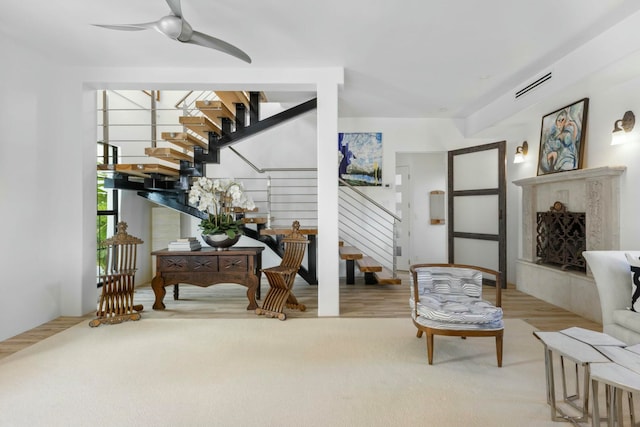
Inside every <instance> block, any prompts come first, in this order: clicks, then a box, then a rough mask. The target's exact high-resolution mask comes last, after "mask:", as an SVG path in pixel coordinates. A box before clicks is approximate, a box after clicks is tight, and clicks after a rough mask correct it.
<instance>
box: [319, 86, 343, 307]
mask: <svg viewBox="0 0 640 427" xmlns="http://www.w3.org/2000/svg"><path fill="white" fill-rule="evenodd" d="M317 94H318V109H317V113H318V146H317V150H318V316H337V315H339V314H340V287H339V285H340V281H339V257H338V160H337V159H338V156H337V150H338V148H337V147H338V142H337V141H338V140H337V138H338V85H337V83H336V82H335V81H333V82H331V81H329V82H322V83H319V84H318V88H317Z"/></svg>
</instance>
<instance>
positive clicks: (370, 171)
mask: <svg viewBox="0 0 640 427" xmlns="http://www.w3.org/2000/svg"><path fill="white" fill-rule="evenodd" d="M338 178H341V179H342V180H343V181H344V182H346V183H348V184H350V185H367V186H381V185H382V133H380V132H353V133H339V134H338Z"/></svg>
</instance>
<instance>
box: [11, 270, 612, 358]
mask: <svg viewBox="0 0 640 427" xmlns="http://www.w3.org/2000/svg"><path fill="white" fill-rule="evenodd" d="M400 277H401V279H402V284H401V285H399V286H398V285H378V284H376V285H366V284H365V283H364V279H363V278H361V277H356V283H355V284H354V285H346V284H345V283H344V281H343V282H342V283H341V284H340V317H361V318H362V317H365V318H366V317H386V318H403V317H404V318H407V322H410V320H409V316H410V312H409V302H408V301H409V281H408V275H407V274H406V273H402V274H401V275H400ZM261 286H262V295H263V296H264V295H266V292H267V288H268V284H267V282H266V280H265V279H264V278H263V280H262V284H261ZM293 292H294V294H295V295H296V297H297V299H298V301H299V302H301V303H303V304H305V305H306V306H307V310H306V311H304V312H300V311H296V310H289V309H287V310H285V312H286V313H287V319H288V320H287V321H295V319H296V318H314V317H317V316H318V286H317V285H308V284H306V283H305V282H304V281H301V280H299V281H296V283H295V285H294V288H293ZM172 295H173V292H172V288H171V287H169V288H167V295H166V296H165V298H164V303H165V305H166V306H167V308H166V310H164V311H154V310H152V309H151V307H152V305H153V302H154V300H155V297H154V294H153V291H152V289H151V288H150V287H149V286H142V287H139V288H137V289H136V293H135V297H134V301H135V303H136V304H143V305H144V307H145V310H144V311H143V312H142V320H144V319H145V318H150V319H154V318H155V319H166V318H177V319H178V318H182V319H186V318H199V319H204V318H207V319H208V318H227V319H234V318H237V319H241V318H243V319H244V318H255V317H256V315H255V313H254V312H253V311H247V310H246V307H247V296H246V288H245V287H243V286H239V285H233V284H221V285H215V286H211V287H209V288H200V287H198V286H192V285H180V300H178V301H174V300H173V296H172ZM494 295H495V292H493V290H492V289H486V290H485V292H484V297H485V298H486V299H488V300H491V298H492V297H493V296H494ZM97 296H98V290H96V300H97ZM502 302H503V304H502V305H503V310H504V316H505V317H506V318H511V319H513V318H517V319H522V320H524V321H526V322H528V323H529V324H531V325H532V326H533V327H535V328H537V329H538V330H541V331H554V330H560V329H564V328H568V327H571V326H580V327H583V328H585V329H591V330H595V331H599V332H602V325H600V324H598V323H596V322H593V321H591V320H588V319H585V318H583V317H581V316H578V315H577V314H575V313H572V312H569V311H567V310H564V309H562V308H560V307H556V306H554V305H552V304H549V303H547V302H544V301H542V300H539V299H537V298H534V297H532V296H530V295H527V294H525V293H523V292H520V291H518V290H516V289H515V286H513V285H509V286H508V287H507V289H505V290H504V291H503V293H502ZM92 318H93V313H89V314H87V315H86V316H83V317H59V318H57V319H54V320H52V321H50V322H47V323H45V324H43V325H41V326H38V327H36V328H34V329H32V330H30V331H27V332H24V333H22V334H19V335H17V336H15V337H12V338H9V339H7V340H5V341H2V342H0V359H1V358H3V357H6V356H8V355H10V354H13V353H16V352H18V351H20V350H22V349H24V348H26V347H28V346H30V345H33V344H35V343H37V342H39V341H41V340H44V339H46V338H48V337H50V336H52V335H55V334H57V333H59V332H61V331H64V330H66V329H68V328H70V327H72V326H74V325H77V324H78V323H80V322H86V323H87V327H89V326H88V323H89V320H91V319H92ZM272 320H273V321H274V322H279V320H276V319H272ZM100 327H102V328H108V327H117V325H103V326H100Z"/></svg>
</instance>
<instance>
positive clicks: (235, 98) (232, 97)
mask: <svg viewBox="0 0 640 427" xmlns="http://www.w3.org/2000/svg"><path fill="white" fill-rule="evenodd" d="M216 95H217V96H218V98H219V99H220V101H221V102H222V103H223V104H224V105H225V106H226V107H227V108H228V109H229V111H236V106H235V104H244V106H245V107H246V108H247V110H248V109H249V98H248V97H247V95H246V94H245V93H244V92H239V91H236V92H234V91H216Z"/></svg>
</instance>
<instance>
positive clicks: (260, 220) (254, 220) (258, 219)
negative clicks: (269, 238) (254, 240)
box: [242, 217, 268, 234]
mask: <svg viewBox="0 0 640 427" xmlns="http://www.w3.org/2000/svg"><path fill="white" fill-rule="evenodd" d="M267 221H268V219H267V218H261V217H248V218H247V217H244V218H242V222H243V223H244V224H266V223H267ZM260 234H262V233H260Z"/></svg>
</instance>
